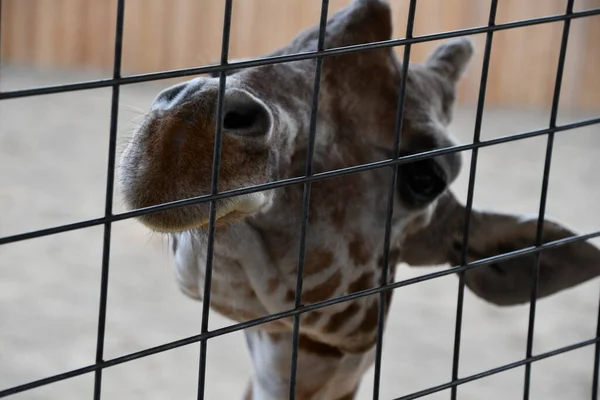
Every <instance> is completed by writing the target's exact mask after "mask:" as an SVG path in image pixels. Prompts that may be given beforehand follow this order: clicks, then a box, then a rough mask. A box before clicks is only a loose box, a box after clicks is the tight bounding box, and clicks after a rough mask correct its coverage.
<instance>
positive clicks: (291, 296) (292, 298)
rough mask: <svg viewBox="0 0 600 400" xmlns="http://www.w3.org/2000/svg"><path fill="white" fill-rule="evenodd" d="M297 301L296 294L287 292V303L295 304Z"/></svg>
mask: <svg viewBox="0 0 600 400" xmlns="http://www.w3.org/2000/svg"><path fill="white" fill-rule="evenodd" d="M295 300H296V293H295V292H294V291H292V290H290V289H288V290H287V292H285V301H289V302H293V301H295Z"/></svg>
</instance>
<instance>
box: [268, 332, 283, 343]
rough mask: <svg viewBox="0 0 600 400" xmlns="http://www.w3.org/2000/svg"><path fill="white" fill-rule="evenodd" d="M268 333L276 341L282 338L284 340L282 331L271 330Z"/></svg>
mask: <svg viewBox="0 0 600 400" xmlns="http://www.w3.org/2000/svg"><path fill="white" fill-rule="evenodd" d="M267 335H269V337H270V338H271V340H272V341H274V342H280V341H281V340H283V334H281V333H276V332H269V333H267Z"/></svg>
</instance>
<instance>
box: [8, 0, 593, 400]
mask: <svg viewBox="0 0 600 400" xmlns="http://www.w3.org/2000/svg"><path fill="white" fill-rule="evenodd" d="M1 2H2V0H0V6H1ZM232 2H233V0H226V1H225V13H224V24H223V33H222V48H221V59H220V63H219V64H215V65H205V66H200V67H194V68H186V69H180V70H173V71H163V72H156V73H149V74H141V75H129V76H122V74H121V60H122V49H123V28H124V12H125V0H117V19H116V35H115V44H114V66H113V73H112V78H110V79H102V80H95V81H86V82H79V83H71V84H64V85H56V86H46V87H37V88H30V89H19V90H12V91H4V92H1V91H0V100H2V101H5V100H9V99H15V98H24V97H30V96H40V95H45V94H53V93H64V92H72V91H79V90H88V89H94V88H101V87H111V88H112V102H111V117H110V130H109V138H110V140H109V148H108V164H107V180H106V197H105V208H104V216H103V217H100V218H95V219H89V220H83V221H79V222H76V223H71V224H66V225H60V226H55V227H51V228H47V229H41V230H36V231H31V232H26V233H22V234H16V235H10V236H5V237H0V245H6V244H9V243H15V242H19V241H24V240H28V239H33V238H39V237H43V236H48V235H55V234H59V233H62V232H67V231H73V230H77V229H82V228H87V227H91V226H98V225H103V226H104V237H103V252H102V273H101V281H100V301H99V310H98V330H97V343H96V359H95V363H94V364H91V365H87V366H84V367H81V368H78V369H75V370H70V371H66V372H63V373H60V374H57V375H53V376H48V377H46V378H43V379H39V380H35V381H32V382H28V383H25V384H21V385H18V386H14V387H10V388H8V389H4V390H1V391H0V398H3V397H8V396H11V395H14V394H17V393H22V392H25V391H27V390H31V389H34V388H37V387H41V386H44V385H50V384H52V383H55V382H59V381H63V380H66V379H69V378H73V377H76V376H79V375H83V374H87V373H91V372H94V374H95V380H94V392H93V398H94V400H100V399H101V393H102V391H101V389H102V372H103V370H104V369H105V368H109V367H112V366H115V365H118V364H122V363H126V362H129V361H133V360H136V359H139V358H142V357H147V356H150V355H153V354H157V353H161V352H165V351H168V350H171V349H175V348H178V347H181V346H185V345H189V344H192V343H197V342H199V343H200V360H199V375H198V395H197V397H198V399H204V387H205V376H206V352H207V346H208V341H209V339H211V338H215V337H217V336H221V335H226V334H228V333H232V332H235V331H240V330H243V329H246V328H250V327H254V326H257V325H260V324H264V323H267V322H272V321H276V320H280V319H283V318H289V317H292V318H293V321H294V325H293V333H294V335H293V338H294V340H293V352H292V363H291V370H290V383H291V384H290V392H289V399H294V398H295V396H296V394H295V386H296V370H297V359H298V337H299V325H300V315H301V314H303V313H306V312H309V311H313V310H318V309H321V308H324V307H328V306H331V305H334V304H339V303H342V302H346V301H350V300H354V299H357V298H360V297H364V296H369V295H375V294H378V295H379V296H381V300H383V299H384V296H385V295H386V292H388V291H390V290H394V289H398V288H401V287H405V286H408V285H413V284H418V283H420V282H424V281H427V280H431V279H436V278H439V277H442V276H446V275H450V274H457V273H458V274H459V277H460V279H459V287H458V297H457V303H456V324H455V333H454V347H453V361H452V375H451V379H450V380H449V381H448V382H447V383H444V384H440V385H437V386H434V387H430V388H427V389H424V390H421V391H418V392H415V393H411V394H408V395H405V396H402V397H398V398H397V399H396V400H409V399H417V398H421V397H424V396H427V395H430V394H432V393H436V392H439V391H442V390H447V389H450V391H451V392H450V393H451V394H450V397H451V399H456V398H457V387H458V386H459V385H462V384H465V383H468V382H472V381H474V380H478V379H482V378H485V377H488V376H491V375H494V374H498V373H500V372H503V371H507V370H510V369H513V368H517V367H521V366H525V379H524V388H523V398H524V399H528V398H529V392H530V382H531V378H530V377H531V368H532V363H534V362H536V361H539V360H543V359H546V358H549V357H553V356H556V355H559V354H562V353H565V352H569V351H573V350H576V349H580V348H583V347H586V346H591V345H594V346H595V357H594V365H593V387H592V389H591V393H592V394H591V398H592V400H597V399H598V376H599V369H600V311H599V315H598V325H597V332H596V337H594V338H591V339H589V340H585V341H582V342H579V343H574V344H571V345H569V346H565V347H561V348H558V349H555V350H552V351H548V352H545V353H541V354H537V355H534V354H533V352H532V348H533V337H534V328H535V314H536V300H537V291H538V279H539V268H540V254H541V252H543V251H545V250H548V249H551V248H556V247H559V246H564V245H567V244H570V243H575V242H580V241H586V240H589V239H592V238H596V237H600V230H599V231H596V232H592V233H588V234H583V235H576V236H571V237H568V238H564V239H560V240H555V241H551V242H546V243H542V232H543V223H544V217H545V212H546V200H547V193H548V182H549V176H550V166H551V161H552V150H553V142H554V136H555V135H556V134H557V133H561V132H565V131H569V130H572V129H576V128H581V127H584V126H590V125H595V124H598V123H600V116H599V117H595V118H591V119H586V120H579V121H576V122H571V123H568V124H564V125H558V124H557V114H558V107H559V100H560V93H561V84H562V76H563V70H564V65H565V59H566V54H567V43H568V38H569V30H570V26H571V22H572V21H573V20H575V19H579V18H586V17H591V16H595V15H600V8H596V9H590V10H585V11H578V12H574V11H573V3H574V0H568V1H567V7H566V10H565V12H564V14H560V15H552V16H546V17H541V18H533V19H527V20H521V21H513V22H509V23H502V24H496V22H495V20H496V10H497V7H498V0H491V4H490V9H489V18H488V24H487V26H481V27H474V28H469V29H461V30H456V31H450V32H442V33H435V34H429V35H422V36H413V26H414V19H415V13H416V9H417V0H410V7H409V12H408V21H407V28H406V35H405V37H404V38H402V39H392V40H385V41H379V42H372V43H366V44H360V45H352V46H345V47H336V48H328V49H325V47H324V38H325V34H324V33H325V29H326V25H327V16H328V7H329V1H328V0H322V3H321V18H320V23H319V39H318V44H317V50H315V51H308V52H302V53H297V54H286V55H277V56H270V57H262V58H254V59H251V60H245V61H241V62H232V63H230V62H229V60H228V50H229V35H230V27H231V15H232ZM0 10H1V7H0ZM0 21H1V19H0ZM553 22H554V23H556V22H560V23H562V24H563V31H562V39H561V41H560V52H559V58H558V60H557V72H556V79H555V84H554V91H553V97H552V107H551V113H550V121H549V123H548V127H547V128H544V129H539V130H535V131H528V132H521V133H518V134H513V135H510V136H504V137H499V138H494V139H490V140H481V135H480V134H481V126H482V118H483V110H484V102H485V94H486V86H487V78H488V70H489V65H490V54H491V51H492V44H493V38H494V33H495V32H498V31H502V30H508V29H515V28H520V27H526V26H533V25H540V24H547V23H553ZM482 33H485V35H486V41H485V52H484V57H483V65H482V74H481V82H480V87H479V95H478V102H477V111H476V121H475V130H474V133H473V140H472V142H471V143H468V144H462V145H455V146H452V147H447V148H443V149H437V150H431V151H425V152H420V153H417V154H411V155H408V156H400V152H399V150H400V149H399V144H400V132H401V131H402V121H403V118H402V117H403V111H404V97H405V91H406V76H407V70H408V65H409V62H408V61H409V59H410V51H411V46H412V45H413V44H417V43H423V42H429V41H434V40H440V39H448V38H453V37H459V36H466V35H473V34H482ZM0 39H1V38H0ZM0 43H1V41H0ZM394 46H404V55H403V71H402V72H403V73H402V81H401V86H400V97H399V99H398V109H397V115H396V127H395V139H394V154H395V156H394V157H393V158H391V159H388V160H385V161H378V162H373V163H369V164H363V165H357V166H352V167H347V168H342V169H336V170H332V171H327V172H321V173H313V170H312V159H313V150H314V145H315V131H316V125H317V113H316V109H317V107H318V101H319V87H320V85H319V84H320V80H321V70H322V64H323V59H324V58H326V57H331V56H335V55H341V54H349V53H354V52H360V51H367V50H373V49H380V48H387V47H394ZM307 59H316V73H315V77H314V91H313V98H312V109H311V119H310V132H309V140H308V151H307V157H306V168H305V174H304V176H301V177H295V178H287V179H281V180H277V181H272V182H268V183H264V184H260V185H254V186H248V187H243V188H239V189H232V190H227V191H222V192H219V191H218V190H217V182H218V178H219V176H218V173H219V166H220V154H221V136H222V126H221V124H219V123H217V124H216V131H215V137H216V140H215V145H214V153H213V167H212V179H211V191H210V194H208V195H203V196H198V197H194V198H190V199H185V200H179V201H173V202H169V203H165V204H160V205H157V206H152V207H147V208H142V209H137V210H134V211H129V212H124V213H118V214H115V213H113V193H114V182H115V160H116V138H117V119H118V111H119V94H120V87H121V86H123V85H129V84H133V83H139V82H148V81H156V80H161V79H168V78H175V77H185V76H191V75H198V74H205V73H216V74H218V76H219V91H218V100H217V121H221V120H222V117H223V99H224V92H225V85H226V80H227V72H228V71H230V70H234V69H236V70H237V69H242V68H249V67H256V66H261V65H267V64H277V63H284V62H291V61H298V60H307ZM537 136H546V137H547V145H546V155H545V163H544V173H543V181H542V190H541V195H540V201H539V213H538V223H537V232H536V240H535V245H534V246H531V247H526V248H522V249H518V250H515V251H512V252H508V253H503V254H500V255H496V256H493V257H487V258H484V259H480V260H477V261H474V262H467V260H466V258H467V255H466V248H467V245H466V243H468V240H469V229H470V226H469V223H468V221H469V215H470V213H471V210H472V205H473V192H474V183H475V176H476V172H477V159H478V151H479V149H481V148H484V147H488V146H494V145H497V144H501V143H507V142H513V141H519V140H522V139H526V138H532V137H537ZM468 150H470V151H471V152H472V157H471V163H470V168H469V181H468V182H469V183H468V192H467V203H466V215H465V218H466V219H465V221H467V223H466V224H465V227H464V233H463V243H465V245H464V246H463V250H462V254H461V263H460V265H457V266H453V267H452V268H450V269H447V270H444V271H439V272H434V273H429V274H426V275H422V276H419V277H416V278H412V279H407V280H403V281H399V282H393V283H387V282H388V280H387V278H388V276H387V273H388V271H387V268H384V269H383V273H382V276H381V282H380V285H379V287H375V288H371V289H366V290H361V291H358V292H355V293H351V294H349V295H345V296H342V297H337V298H332V299H328V300H325V301H320V302H317V303H314V304H310V305H304V304H302V298H301V294H302V284H303V280H302V270H303V266H304V261H305V252H306V236H307V235H306V231H307V225H308V207H309V204H310V193H311V183H312V182H315V181H320V180H325V179H331V178H335V177H339V176H342V175H347V174H355V173H359V172H362V171H366V170H370V169H376V168H391V169H392V170H393V173H392V174H391V178H390V182H389V185H390V189H389V196H388V199H387V218H386V221H385V238H384V240H385V243H384V254H383V260H384V262H383V265H388V263H387V260H388V257H389V251H390V236H391V225H392V224H391V215H392V212H393V197H394V190H395V187H394V182H395V181H396V176H397V173H398V166H399V165H402V164H405V163H409V162H413V161H418V160H423V159H426V158H431V157H434V156H440V155H444V154H449V153H456V152H462V151H468ZM294 184H302V185H304V191H303V193H304V194H303V201H302V223H301V226H300V229H301V236H300V238H301V239H300V252H299V254H298V280H297V284H296V297H295V307H294V308H293V309H290V310H287V311H284V312H279V313H276V314H272V315H267V316H264V317H262V318H257V319H253V320H250V321H245V322H242V323H236V324H233V325H230V326H227V327H224V328H220V329H215V330H209V329H208V316H209V309H210V292H211V273H212V261H213V257H212V255H213V250H214V236H215V220H216V207H215V203H216V201H218V200H221V199H224V198H228V197H233V196H239V195H243V194H249V193H255V192H259V191H264V190H272V189H276V188H281V187H284V186H289V185H294ZM200 203H210V214H209V227H208V230H209V236H208V237H209V240H208V248H207V263H206V280H205V287H204V295H203V299H204V301H203V308H202V324H201V331H200V333H199V334H197V335H194V336H190V337H187V338H183V339H180V340H177V341H173V342H170V343H165V344H162V345H159V346H156V347H152V348H148V349H145V350H142V351H138V352H134V353H130V354H125V355H122V356H119V357H116V358H112V359H105V358H104V337H105V324H106V310H107V291H108V274H109V258H110V244H111V226H112V223H113V222H116V221H121V220H125V219H129V218H135V217H140V216H143V215H147V214H150V213H156V212H159V211H165V210H169V209H173V208H177V207H184V206H189V205H192V204H200ZM526 254H534V255H535V256H536V257H535V265H533V266H532V268H534V271H535V274H534V276H535V284H534V285H533V287H532V290H531V302H530V312H529V325H528V333H527V347H526V352H525V357H524V358H523V359H521V360H518V361H515V362H512V363H509V364H505V365H501V366H498V367H496V368H492V369H489V370H486V371H483V372H480V373H477V374H474V375H470V376H466V377H463V378H459V364H460V357H459V355H460V346H461V328H462V316H463V299H464V288H465V279H464V274H465V272H466V271H468V270H471V269H475V268H480V267H482V266H485V265H489V264H492V263H496V262H499V261H503V260H510V259H514V258H517V257H521V256H523V255H526ZM385 304H386V302H385V301H380V302H379V314H378V315H379V323H378V334H377V345H376V359H375V368H374V391H373V399H379V397H380V396H379V390H380V375H381V358H382V357H381V355H382V337H383V320H384V318H383V317H384V312H385V310H384V307H385Z"/></svg>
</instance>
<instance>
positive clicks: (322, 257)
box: [294, 247, 333, 276]
mask: <svg viewBox="0 0 600 400" xmlns="http://www.w3.org/2000/svg"><path fill="white" fill-rule="evenodd" d="M332 263H333V253H332V252H331V251H329V250H327V249H324V248H322V247H315V248H314V249H311V250H308V251H307V252H306V258H305V259H304V275H305V276H306V275H312V274H315V273H317V272H319V271H322V270H324V269H325V268H328V267H329V266H331V264H332ZM294 273H295V274H297V273H298V268H297V267H296V268H295V269H294Z"/></svg>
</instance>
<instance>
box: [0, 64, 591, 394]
mask: <svg viewBox="0 0 600 400" xmlns="http://www.w3.org/2000/svg"><path fill="white" fill-rule="evenodd" d="M98 77H100V76H99V75H98V74H96V75H94V74H91V75H90V74H85V75H84V74H78V73H67V72H48V71H45V72H41V71H35V70H29V69H15V68H7V67H3V68H2V73H1V76H0V84H1V85H2V90H9V89H17V88H25V87H34V86H39V85H48V84H57V83H64V82H74V81H80V80H85V79H89V78H92V79H93V78H98ZM170 83H171V82H159V83H150V84H138V85H130V86H126V87H123V88H122V100H121V107H120V109H119V137H120V139H119V142H120V144H121V145H122V143H123V141H124V139H123V138H124V137H125V136H126V135H127V134H128V133H129V132H130V131H131V129H132V127H133V126H134V122H132V120H135V119H136V118H137V117H138V116H139V112H138V111H135V110H136V108H139V109H142V110H145V109H146V108H147V107H148V105H149V104H150V102H151V100H152V98H153V97H154V95H155V94H156V93H157V92H158V90H160V88H162V87H164V86H165V85H167V84H170ZM110 95H111V90H110V89H97V90H92V91H81V92H73V93H67V94H57V95H46V96H39V97H32V98H26V99H19V100H10V101H2V102H0V209H1V210H3V212H2V214H1V217H0V236H5V235H12V234H16V233H20V232H27V231H31V230H34V229H39V228H47V227H52V226H56V225H60V224H64V223H69V222H75V221H78V220H81V219H88V218H95V217H99V216H102V215H103V210H104V191H105V175H106V161H107V155H106V149H107V147H108V140H107V133H108V126H109V112H110ZM591 116H593V115H592V114H587V115H586V114H584V113H567V112H561V115H560V118H559V122H560V123H563V122H566V121H570V120H576V119H580V118H586V117H591ZM547 121H548V110H542V111H535V112H534V111H521V110H489V111H487V112H486V113H485V117H484V125H483V139H489V138H492V137H497V136H503V135H507V134H511V133H516V132H520V131H525V130H532V129H539V128H543V127H545V126H547V123H548V122H547ZM473 126H474V107H463V108H461V109H459V110H457V116H456V120H455V122H454V124H453V130H454V133H455V135H456V136H457V137H458V138H459V139H460V140H461V142H463V143H464V142H467V141H469V140H470V138H471V136H472V131H473ZM599 129H600V127H598V126H595V127H589V128H585V129H578V130H575V131H570V132H564V133H560V134H557V136H556V143H555V151H554V158H553V167H552V176H551V182H550V191H549V199H548V214H550V215H552V216H553V217H555V218H558V219H560V220H562V221H564V222H566V223H567V224H568V225H569V226H571V227H572V228H574V229H576V230H577V231H579V232H590V231H594V230H598V229H600V201H599V199H600V181H599V180H598V178H597V174H598V172H597V171H599V170H600V157H598V155H597V154H598V150H600V132H599ZM545 143H546V139H545V138H543V137H540V138H534V139H528V140H524V141H519V142H513V143H509V144H503V145H499V146H494V147H488V148H485V149H483V150H481V152H480V158H479V169H478V175H477V177H478V179H477V184H476V195H475V203H476V206H478V207H494V208H498V209H500V210H504V211H514V212H537V207H538V201H539V200H538V197H539V192H540V185H541V175H542V169H543V157H544V152H545ZM121 145H120V146H119V147H120V148H122V146H121ZM464 156H465V162H466V165H468V164H467V163H468V158H469V154H465V155H464ZM467 179H468V172H467V170H466V169H465V170H463V173H462V175H461V177H460V178H459V181H458V182H457V183H456V184H455V185H454V188H455V190H456V191H457V194H458V196H459V197H460V198H462V199H464V198H465V197H466V193H465V189H466V183H467ZM115 208H116V211H117V212H121V211H123V207H122V205H121V201H120V197H119V196H118V195H117V197H116V199H115ZM102 235H103V231H102V227H94V228H89V229H84V230H80V231H74V232H69V233H65V234H60V235H55V236H48V237H44V238H40V239H35V240H29V241H24V242H19V243H15V244H11V245H6V246H2V247H0V389H4V388H8V387H10V386H13V385H18V384H23V383H26V382H29V381H31V380H35V379H40V378H43V377H46V376H48V375H52V374H57V373H61V372H64V371H68V370H71V369H74V368H78V367H82V366H86V365H89V364H91V363H93V361H94V356H95V343H96V326H97V313H98V296H99V290H100V263H101V253H102ZM596 243H598V241H596ZM435 270H437V269H435V268H431V269H416V270H415V269H409V268H407V267H403V268H400V270H399V273H398V279H399V280H401V279H406V278H410V277H414V276H417V275H419V274H423V273H429V272H434V271H435ZM457 282H458V281H457V279H456V277H455V276H447V277H444V278H441V279H435V280H430V281H427V282H424V283H421V284H418V285H412V286H408V287H404V288H402V289H400V290H398V291H397V293H396V295H395V297H394V302H393V306H392V310H391V314H390V322H389V326H388V329H387V332H386V335H385V347H384V358H383V370H382V386H381V394H382V397H381V398H382V399H392V398H396V397H399V396H402V395H406V394H409V393H412V392H414V391H418V390H421V389H424V388H427V387H429V386H433V385H437V384H442V383H445V382H447V381H448V380H449V379H450V376H451V364H452V345H453V337H454V320H455V304H456V292H457ZM599 289H600V287H599V282H598V280H594V281H592V282H589V283H587V284H585V285H582V286H580V287H578V288H576V289H573V290H570V291H567V292H564V293H561V294H559V295H556V296H553V297H552V298H549V299H546V300H543V301H541V302H540V303H539V304H538V316H537V320H536V331H535V333H536V334H535V352H536V353H538V352H544V351H548V350H551V349H554V348H557V347H560V346H564V345H568V344H571V343H574V342H576V341H580V340H584V339H588V338H591V337H593V336H594V335H595V330H596V321H597V313H598V300H599V296H600V291H599ZM528 310H529V309H528V307H527V306H522V307H512V308H498V307H494V306H492V305H489V304H486V303H484V302H482V301H481V300H479V299H478V298H476V297H475V296H474V295H472V294H471V293H469V292H467V293H466V295H465V308H464V326H463V339H462V353H461V364H460V365H461V368H460V375H461V376H467V375H470V374H474V373H477V372H480V371H483V370H485V369H488V368H492V367H496V366H499V365H502V364H505V363H509V362H512V361H516V360H520V359H522V358H523V357H524V355H525V341H526V332H527V318H528ZM200 313H201V303H197V302H194V301H192V300H189V299H188V298H186V297H184V296H183V295H182V294H181V293H180V292H179V291H178V289H177V288H176V286H175V283H174V281H173V278H172V259H171V256H170V254H169V251H168V246H167V244H166V242H165V241H164V240H163V239H162V238H161V237H159V236H157V235H151V234H150V233H149V232H148V231H147V230H146V229H144V228H143V227H141V226H140V225H139V224H138V223H137V222H135V221H130V220H128V221H123V222H119V223H116V224H114V227H113V240H112V247H111V264H110V282H109V293H108V312H107V325H106V347H105V357H106V358H107V359H110V358H114V357H118V356H120V355H123V354H128V353H131V352H135V351H139V350H142V349H146V348H149V347H152V346H156V345H159V344H162V343H165V342H169V341H173V340H177V339H181V338H184V337H187V336H191V335H194V334H196V333H197V332H198V331H199V330H200ZM210 321H211V322H210V327H211V329H214V328H217V327H221V326H226V325H229V324H231V323H232V322H231V321H229V320H226V319H225V318H223V317H220V316H219V315H218V314H211V320H210ZM198 354H199V345H198V344H193V345H189V346H185V347H182V348H178V349H176V350H172V351H168V352H163V353H160V354H158V355H155V356H151V357H147V358H142V359H140V360H136V361H133V362H130V363H125V364H121V365H119V366H116V367H111V368H108V369H106V370H105V371H104V380H103V387H102V389H103V399H110V400H125V399H146V400H155V399H156V400H158V399H161V400H162V399H178V400H179V399H181V400H183V399H190V400H191V399H194V398H195V395H196V382H197V373H198ZM592 366H593V348H592V347H587V348H583V349H580V350H577V351H574V352H571V353H566V354H563V355H560V356H557V357H553V358H550V359H546V360H544V361H541V362H538V363H535V364H534V366H533V375H532V389H531V390H532V391H531V394H532V396H531V399H539V400H578V399H587V398H589V395H590V390H591V382H592ZM248 374H249V361H248V356H247V353H246V350H245V343H244V340H243V337H242V333H241V332H236V333H234V334H230V335H226V336H224V337H219V338H216V339H214V340H210V341H209V353H208V371H207V380H206V382H207V386H206V394H207V396H206V398H208V399H210V400H213V399H238V398H240V397H241V393H242V391H243V389H244V386H245V384H246V382H247V379H248ZM372 381H373V378H372V374H369V375H368V376H367V377H366V378H365V380H364V383H363V385H362V387H361V390H360V395H359V398H360V399H369V398H371V397H370V396H371V391H372ZM522 386H523V368H517V369H513V370H510V371H507V372H503V373H500V374H497V375H493V376H491V377H488V378H485V379H481V380H477V381H474V382H471V383H468V384H465V385H463V386H460V389H459V398H460V399H461V400H479V399H490V400H494V399H498V400H510V399H520V398H521V396H522V394H521V393H522ZM92 388H93V374H87V375H84V376H81V377H77V378H74V379H69V380H66V381H62V382H60V383H57V384H52V385H49V386H44V387H42V388H38V389H35V390H32V391H29V392H25V393H22V394H19V395H15V396H13V397H10V398H11V399H13V398H14V399H15V400H17V399H20V400H24V399H30V400H34V399H40V400H41V399H44V400H63V399H89V398H91V394H92ZM448 395H449V393H448V391H444V392H440V393H437V394H434V395H430V396H428V397H425V398H426V399H447V398H448Z"/></svg>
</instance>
